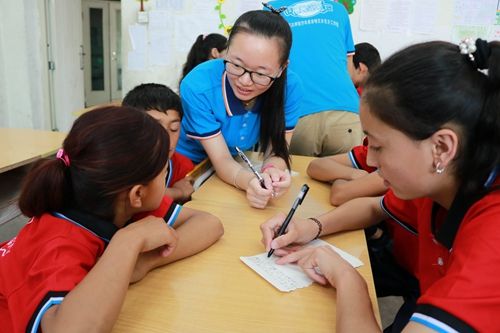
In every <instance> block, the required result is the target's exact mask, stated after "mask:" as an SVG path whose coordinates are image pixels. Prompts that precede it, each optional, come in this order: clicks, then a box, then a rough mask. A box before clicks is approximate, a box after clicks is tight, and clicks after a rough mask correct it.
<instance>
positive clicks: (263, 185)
mask: <svg viewBox="0 0 500 333" xmlns="http://www.w3.org/2000/svg"><path fill="white" fill-rule="evenodd" d="M235 148H236V151H237V152H238V155H240V157H241V159H242V160H243V161H245V163H246V164H247V165H248V167H249V168H250V170H252V172H253V174H254V175H255V177H257V179H258V180H259V183H260V187H262V188H264V189H267V187H266V184H265V183H264V178H262V176H261V175H260V174H259V173H258V172H257V170H255V168H254V166H253V164H252V162H250V160H249V159H248V157H247V156H246V155H245V153H244V152H243V151H242V150H241V149H240V148H238V147H235Z"/></svg>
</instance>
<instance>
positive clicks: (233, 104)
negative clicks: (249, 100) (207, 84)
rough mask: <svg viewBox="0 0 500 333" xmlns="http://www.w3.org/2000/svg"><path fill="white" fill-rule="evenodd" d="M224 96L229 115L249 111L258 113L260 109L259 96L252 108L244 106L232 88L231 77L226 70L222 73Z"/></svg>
mask: <svg viewBox="0 0 500 333" xmlns="http://www.w3.org/2000/svg"><path fill="white" fill-rule="evenodd" d="M222 98H223V99H224V105H225V107H226V112H227V115H228V116H229V117H232V116H234V115H236V116H237V115H243V114H245V113H247V112H252V113H258V112H259V110H260V106H261V99H260V98H258V97H257V101H256V102H255V105H254V106H253V107H252V109H250V110H247V109H245V108H244V107H243V103H242V102H241V101H240V100H239V99H238V98H237V97H236V95H235V94H234V92H233V88H231V85H230V84H229V79H228V78H227V73H226V72H225V71H224V73H223V74H222Z"/></svg>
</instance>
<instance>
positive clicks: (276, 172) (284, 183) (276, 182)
mask: <svg viewBox="0 0 500 333" xmlns="http://www.w3.org/2000/svg"><path fill="white" fill-rule="evenodd" d="M264 175H269V177H270V179H271V184H270V186H272V189H273V198H277V197H280V196H282V195H283V194H284V193H286V191H287V190H288V188H289V187H290V185H291V183H292V177H291V176H290V172H289V171H288V170H284V171H283V170H281V169H279V168H276V167H270V168H266V169H265V170H264V171H263V172H262V176H263V177H264ZM266 187H268V185H267V183H266ZM268 188H269V187H268Z"/></svg>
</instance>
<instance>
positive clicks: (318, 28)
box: [269, 0, 363, 156]
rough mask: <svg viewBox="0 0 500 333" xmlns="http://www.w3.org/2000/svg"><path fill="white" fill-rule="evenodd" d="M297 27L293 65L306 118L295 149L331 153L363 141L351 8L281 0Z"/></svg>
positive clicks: (327, 1)
mask: <svg viewBox="0 0 500 333" xmlns="http://www.w3.org/2000/svg"><path fill="white" fill-rule="evenodd" d="M269 4H270V5H271V6H272V7H273V8H275V9H278V8H280V7H286V10H284V11H282V12H281V15H282V16H283V18H285V19H286V20H287V22H288V23H289V24H290V27H291V28H292V34H293V44H292V50H291V54H290V65H289V68H290V69H291V70H292V71H294V72H295V73H297V74H298V75H299V77H300V78H301V79H302V83H303V87H304V89H303V91H304V97H303V101H302V108H301V111H302V112H301V119H300V120H299V122H298V124H297V127H296V128H295V131H294V134H293V137H292V141H291V147H290V151H291V153H292V154H296V155H308V156H327V155H334V154H338V153H345V152H348V151H349V150H350V149H351V148H352V147H354V146H357V145H359V144H361V142H362V137H363V133H362V130H361V124H360V121H359V115H358V109H359V96H358V93H357V92H356V88H355V87H354V85H353V83H352V80H351V79H350V77H349V72H348V61H352V55H353V54H354V42H353V39H352V33H351V25H350V22H349V16H348V14H347V10H346V9H345V8H344V6H343V5H341V4H339V3H337V2H335V1H333V0H323V1H320V0H317V1H316V0H308V1H304V0H276V1H270V2H269Z"/></svg>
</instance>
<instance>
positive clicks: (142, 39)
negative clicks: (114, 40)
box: [128, 24, 148, 53]
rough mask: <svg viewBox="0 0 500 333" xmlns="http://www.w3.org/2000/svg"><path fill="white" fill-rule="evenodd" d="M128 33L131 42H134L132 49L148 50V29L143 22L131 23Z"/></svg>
mask: <svg viewBox="0 0 500 333" xmlns="http://www.w3.org/2000/svg"><path fill="white" fill-rule="evenodd" d="M128 33H129V37H130V43H131V44H132V50H134V51H137V52H139V53H144V52H146V48H147V43H148V31H147V30H146V26H145V25H142V24H131V25H129V27H128Z"/></svg>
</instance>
